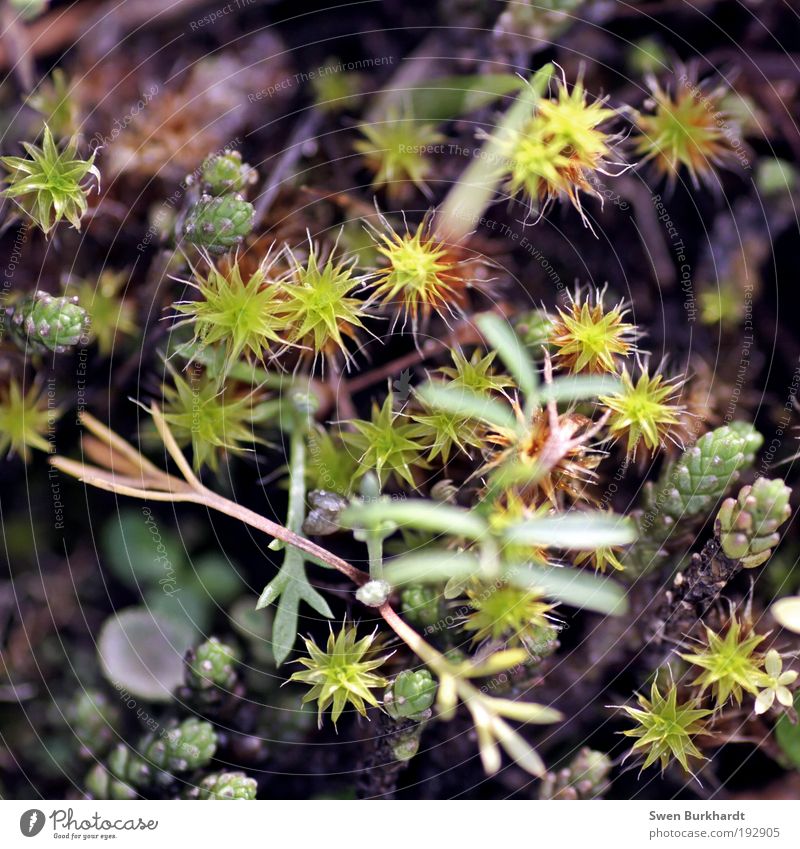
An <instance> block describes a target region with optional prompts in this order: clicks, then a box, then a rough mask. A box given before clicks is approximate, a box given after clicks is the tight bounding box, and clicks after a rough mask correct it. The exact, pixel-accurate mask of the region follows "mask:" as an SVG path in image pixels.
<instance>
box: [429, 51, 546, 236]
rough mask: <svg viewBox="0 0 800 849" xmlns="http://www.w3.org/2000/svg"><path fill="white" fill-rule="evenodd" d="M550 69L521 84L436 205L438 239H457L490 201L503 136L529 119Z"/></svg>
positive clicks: (501, 175)
mask: <svg viewBox="0 0 800 849" xmlns="http://www.w3.org/2000/svg"><path fill="white" fill-rule="evenodd" d="M553 71H554V67H553V65H552V64H550V63H548V64H547V65H545V66H543V67H542V68H540V69H539V70H538V71H537V72H536V73H535V74H534V75H533V76H532V77H531V79H530V84H529V85H525V86H523V88H522V90H521V92H520V95H519V97H518V98H517V99H516V100H515V101H514V103H513V104H512V105H511V106H510V107H509V108H508V109H507V110H506V112H505V114H504V115H503V117H502V118H501V119H500V121H499V123H498V125H497V126H496V128H495V130H494V132H493V133H492V135H491V137H490V138H488V139H487V140H486V141H485V142H484V144H483V147H482V148H481V153H480V155H479V156H476V157H474V158H473V160H472V162H470V164H469V165H468V166H467V168H466V169H465V170H464V173H463V174H462V175H461V177H460V178H459V180H458V182H457V183H455V184H454V185H453V187H452V188H451V189H450V191H449V192H448V193H447V196H446V197H445V199H444V201H442V203H441V205H440V206H439V213H438V215H437V223H436V232H437V234H438V235H439V236H440V237H441V238H442V239H445V240H447V241H451V242H457V241H458V240H459V239H461V238H462V237H463V236H465V235H466V234H467V233H469V231H470V230H471V229H472V228H473V226H474V224H473V222H474V221H476V220H477V219H478V218H479V217H480V216H481V215H482V214H483V213H484V211H485V210H486V208H487V207H488V206H489V204H491V202H492V200H493V198H494V195H495V193H496V191H497V188H498V187H499V185H500V183H501V182H502V181H503V180H504V179H505V175H506V172H505V169H503V168H499V167H498V163H500V162H502V161H503V159H504V149H503V139H504V138H505V137H506V136H507V134H508V133H511V134H513V133H514V132H518V131H520V130H521V129H522V127H524V125H525V122H526V121H528V120H529V119H530V117H531V115H532V114H533V110H534V108H535V106H536V103H537V101H538V100H539V98H540V97H542V96H543V95H544V93H545V91H546V90H547V85H548V83H549V81H550V77H551V76H552V74H553Z"/></svg>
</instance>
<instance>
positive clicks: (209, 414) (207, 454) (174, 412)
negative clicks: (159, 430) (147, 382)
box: [163, 366, 259, 471]
mask: <svg viewBox="0 0 800 849" xmlns="http://www.w3.org/2000/svg"><path fill="white" fill-rule="evenodd" d="M172 384H173V385H170V384H169V383H166V384H164V387H163V393H164V397H163V400H164V405H163V406H164V409H163V414H164V419H165V420H166V422H167V424H168V425H169V426H170V428H171V429H172V432H173V435H174V436H175V439H176V440H177V442H178V444H180V445H187V444H191V446H192V456H193V462H194V467H195V469H197V470H199V469H201V468H202V467H203V466H204V465H206V464H207V465H208V466H209V467H210V468H211V469H212V470H213V471H216V470H217V469H218V468H219V461H220V457H221V455H222V454H223V453H224V452H226V451H230V452H233V453H240V452H242V451H246V450H247V449H248V448H250V449H252V448H253V446H254V445H255V443H256V442H257V441H258V440H257V437H256V436H255V434H254V433H253V425H254V423H255V421H256V419H257V418H258V413H257V404H258V401H259V396H258V395H257V394H254V393H252V392H251V393H248V394H246V395H240V394H237V392H236V390H235V389H225V388H223V389H220V386H219V383H218V381H217V380H215V379H213V378H212V377H210V376H209V375H208V374H207V373H206V372H200V373H198V372H197V371H196V370H195V369H194V368H193V367H191V366H190V371H189V380H184V378H183V377H182V376H181V375H180V374H178V373H177V372H175V371H172Z"/></svg>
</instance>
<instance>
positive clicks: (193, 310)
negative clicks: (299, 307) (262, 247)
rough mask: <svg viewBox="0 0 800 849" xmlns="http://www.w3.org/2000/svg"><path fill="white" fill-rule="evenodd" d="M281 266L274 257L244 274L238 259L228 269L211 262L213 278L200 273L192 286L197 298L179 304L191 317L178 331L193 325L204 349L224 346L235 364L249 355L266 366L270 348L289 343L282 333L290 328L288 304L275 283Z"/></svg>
mask: <svg viewBox="0 0 800 849" xmlns="http://www.w3.org/2000/svg"><path fill="white" fill-rule="evenodd" d="M276 261H277V260H276V257H274V256H273V255H271V254H268V255H267V256H266V257H265V258H264V259H263V260H262V261H261V262H260V263H259V265H258V267H257V268H256V270H255V271H253V272H252V273H247V272H246V271H245V272H244V274H243V273H242V267H241V264H240V262H239V260H238V257H237V259H236V260H234V261H233V262H232V263H229V264H227V265H226V266H225V268H224V269H220V268H217V267H216V266H214V265H213V264H211V263H210V262H209V270H208V272H207V274H205V275H202V274H200V272H199V271H194V273H193V277H194V281H187V283H188V285H189V286H191V287H192V288H193V289H194V290H195V291H196V292H197V299H196V300H193V301H178V302H177V303H175V304H174V305H173V306H174V307H175V309H176V310H177V311H178V313H179V314H180V315H185V316H187V318H185V319H183V320H181V321H178V322H177V324H176V327H180V326H181V325H184V324H188V325H190V326H191V327H192V329H193V332H194V340H193V341H194V342H195V343H199V344H201V345H203V346H207V345H217V344H220V343H224V345H225V348H226V353H227V361H228V362H229V363H231V364H232V363H234V362H235V361H236V360H238V359H239V357H240V356H242V355H243V354H244V355H246V356H249V357H253V358H255V359H257V360H260V361H263V360H264V354H265V352H266V351H267V350H268V349H269V347H270V345H277V346H282V345H284V344H285V343H284V340H283V338H282V336H281V333H280V331H285V329H286V320H285V319H284V317H283V316H282V314H281V308H282V307H283V306H284V299H283V298H282V294H281V289H280V285H279V281H278V280H277V279H272V278H271V273H272V270H273V268H274V266H275V263H276ZM195 281H196V282H195Z"/></svg>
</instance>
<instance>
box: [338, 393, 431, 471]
mask: <svg viewBox="0 0 800 849" xmlns="http://www.w3.org/2000/svg"><path fill="white" fill-rule="evenodd" d="M349 424H350V425H351V426H352V428H353V430H352V431H345V432H343V433H342V439H343V440H344V442H345V444H346V445H347V446H348V447H349V448H350V449H351V451H352V452H353V454H354V456H355V457H356V458H357V461H358V467H357V470H356V474H355V479H356V480H358V479H360V478H362V477H363V476H364V475H365V474H366V473H367V472H369V471H374V472H375V474H376V475H377V476H378V480H379V482H380V484H381V486H383V485H384V484H385V483H387V482H388V481H389V480H391V479H393V478H394V479H395V480H396V481H397V482H398V483H403V482H405V483H407V484H409V485H410V486H412V487H414V488H416V486H417V484H416V482H415V480H414V473H413V469H414V468H421V469H425V468H427V467H428V464H427V462H426V461H425V460H424V459H423V457H422V454H423V452H424V451H425V450H426V445H425V443H424V442H423V441H422V440H421V439H420V437H419V428H418V425H416V424H413V423H411V422H408V421H407V420H405V419H404V417H403V415H402V413H396V412H394V395H393V394H392V393H391V392H390V393H389V394H388V395H387V396H386V399H385V400H384V402H383V404H382V405H381V406H380V407H379V406H378V404H377V403H374V404H373V405H372V416H371V417H370V420H369V421H366V420H365V419H354V420H352V421H351V422H349Z"/></svg>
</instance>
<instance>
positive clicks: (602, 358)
mask: <svg viewBox="0 0 800 849" xmlns="http://www.w3.org/2000/svg"><path fill="white" fill-rule="evenodd" d="M626 313H627V310H626V309H625V308H624V306H623V304H622V303H619V304H617V305H616V306H615V307H614V308H613V309H609V310H606V309H605V307H604V305H603V293H602V292H595V293H594V297H593V298H592V297H591V295H589V294H587V295H585V296H584V297H581V296H580V295H579V294H578V295H576V296H575V297H574V298H572V299H571V302H570V304H569V307H568V309H567V310H562V309H559V310H558V317H557V318H556V319H555V320H554V321H553V325H552V329H551V331H550V335H549V338H548V342H549V343H550V345H552V346H553V348H554V351H555V353H554V357H555V361H556V363H557V364H558V365H559V366H562V367H564V368H566V369H568V370H569V371H570V372H572V373H573V374H579V373H581V372H588V373H590V374H602V373H603V372H608V373H610V374H615V373H616V371H617V358H618V357H622V358H625V357H627V356H628V355H629V354H630V353H631V351H632V349H633V344H634V342H635V340H636V327H635V326H634V325H632V324H629V323H627V322H625V321H623V319H624V317H625V315H626Z"/></svg>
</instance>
